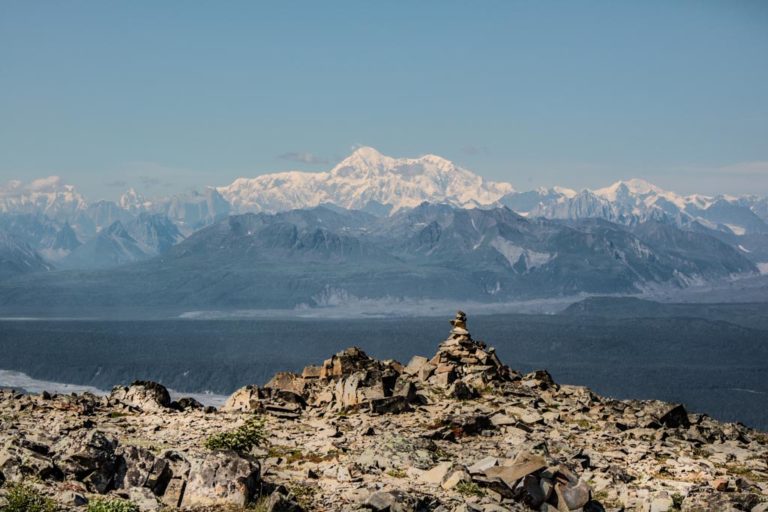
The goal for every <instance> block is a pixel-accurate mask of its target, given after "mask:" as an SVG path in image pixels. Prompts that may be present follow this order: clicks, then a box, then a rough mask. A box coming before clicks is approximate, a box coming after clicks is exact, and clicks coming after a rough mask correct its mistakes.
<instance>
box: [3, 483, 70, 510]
mask: <svg viewBox="0 0 768 512" xmlns="http://www.w3.org/2000/svg"><path fill="white" fill-rule="evenodd" d="M6 499H7V500H8V504H7V505H6V507H5V508H4V509H3V512H57V511H58V510H59V507H58V506H57V505H56V502H55V501H53V500H52V499H50V498H46V497H45V496H43V495H42V494H41V493H40V491H38V490H37V489H35V488H34V487H32V486H30V485H27V484H24V483H20V484H10V485H9V486H8V494H7V495H6Z"/></svg>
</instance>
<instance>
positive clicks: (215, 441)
mask: <svg viewBox="0 0 768 512" xmlns="http://www.w3.org/2000/svg"><path fill="white" fill-rule="evenodd" d="M266 439H267V429H266V426H265V424H264V419H263V418H261V417H259V416H254V417H252V418H249V419H248V420H247V421H246V422H245V423H244V424H243V425H241V426H239V427H237V428H236V429H234V430H230V431H229V432H220V433H218V434H213V435H212V436H210V437H209V438H208V439H206V440H205V447H206V448H208V449H209V450H234V451H236V452H247V451H248V450H250V449H251V448H253V447H254V446H262V445H263V444H264V443H265V441H266Z"/></svg>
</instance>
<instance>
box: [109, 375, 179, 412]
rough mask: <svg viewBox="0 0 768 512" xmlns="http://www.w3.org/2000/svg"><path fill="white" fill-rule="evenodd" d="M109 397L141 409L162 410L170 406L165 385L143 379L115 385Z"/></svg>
mask: <svg viewBox="0 0 768 512" xmlns="http://www.w3.org/2000/svg"><path fill="white" fill-rule="evenodd" d="M109 398H110V400H117V401H118V402H122V403H124V404H126V405H130V406H133V407H138V408H139V409H141V410H142V411H162V410H164V409H167V408H169V407H170V406H171V395H170V394H169V393H168V390H167V389H166V388H165V386H163V385H162V384H158V383H157V382H151V381H145V380H137V381H134V382H133V383H132V384H131V385H130V386H116V387H114V388H113V389H112V392H111V393H110V395H109Z"/></svg>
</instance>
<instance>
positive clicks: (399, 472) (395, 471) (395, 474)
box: [387, 468, 408, 478]
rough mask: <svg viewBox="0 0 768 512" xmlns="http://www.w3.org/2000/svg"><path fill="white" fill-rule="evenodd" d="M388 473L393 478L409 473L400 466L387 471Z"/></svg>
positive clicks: (403, 476) (402, 476)
mask: <svg viewBox="0 0 768 512" xmlns="http://www.w3.org/2000/svg"><path fill="white" fill-rule="evenodd" d="M387 474H388V475H389V476H391V477H392V478H405V477H406V476H408V474H407V473H406V472H405V471H403V470H402V469H400V468H393V469H390V470H389V471H387Z"/></svg>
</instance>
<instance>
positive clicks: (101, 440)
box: [51, 429, 117, 494]
mask: <svg viewBox="0 0 768 512" xmlns="http://www.w3.org/2000/svg"><path fill="white" fill-rule="evenodd" d="M116 447H117V440H116V439H115V438H114V437H113V436H111V435H109V434H106V433H104V432H102V431H100V430H86V429H78V430H75V431H73V432H70V433H69V434H68V435H67V436H66V437H62V438H61V439H60V440H59V441H58V442H57V443H56V444H54V445H53V446H52V448H51V449H52V451H53V452H54V453H55V454H56V455H55V456H54V462H55V463H56V466H57V467H58V468H60V469H61V470H62V471H63V472H64V475H65V477H66V478H72V479H74V480H78V481H80V482H84V483H85V484H86V486H87V487H88V490H90V491H91V492H96V493H101V494H103V493H105V492H107V491H108V490H109V488H110V487H111V486H112V484H113V481H114V476H115V468H116V457H115V448H116Z"/></svg>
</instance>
